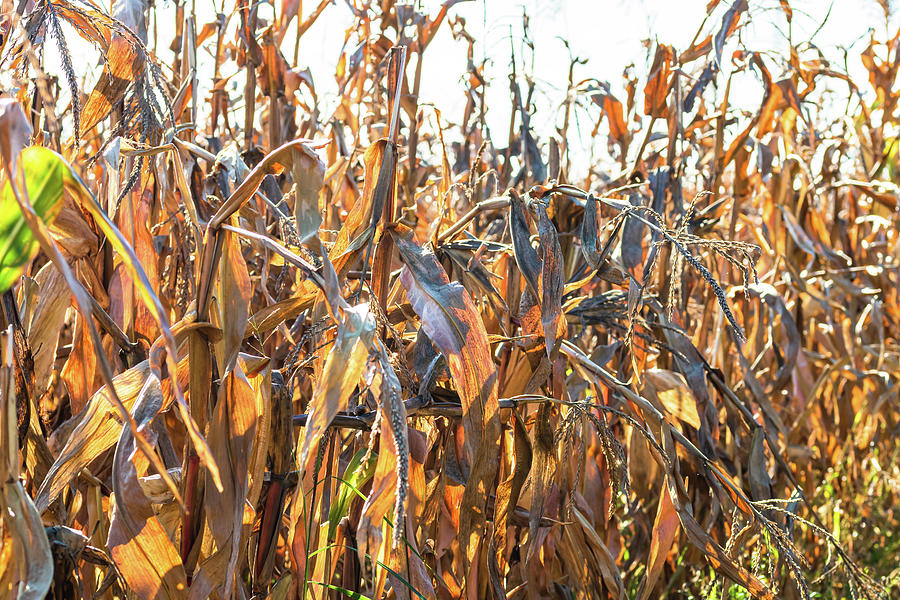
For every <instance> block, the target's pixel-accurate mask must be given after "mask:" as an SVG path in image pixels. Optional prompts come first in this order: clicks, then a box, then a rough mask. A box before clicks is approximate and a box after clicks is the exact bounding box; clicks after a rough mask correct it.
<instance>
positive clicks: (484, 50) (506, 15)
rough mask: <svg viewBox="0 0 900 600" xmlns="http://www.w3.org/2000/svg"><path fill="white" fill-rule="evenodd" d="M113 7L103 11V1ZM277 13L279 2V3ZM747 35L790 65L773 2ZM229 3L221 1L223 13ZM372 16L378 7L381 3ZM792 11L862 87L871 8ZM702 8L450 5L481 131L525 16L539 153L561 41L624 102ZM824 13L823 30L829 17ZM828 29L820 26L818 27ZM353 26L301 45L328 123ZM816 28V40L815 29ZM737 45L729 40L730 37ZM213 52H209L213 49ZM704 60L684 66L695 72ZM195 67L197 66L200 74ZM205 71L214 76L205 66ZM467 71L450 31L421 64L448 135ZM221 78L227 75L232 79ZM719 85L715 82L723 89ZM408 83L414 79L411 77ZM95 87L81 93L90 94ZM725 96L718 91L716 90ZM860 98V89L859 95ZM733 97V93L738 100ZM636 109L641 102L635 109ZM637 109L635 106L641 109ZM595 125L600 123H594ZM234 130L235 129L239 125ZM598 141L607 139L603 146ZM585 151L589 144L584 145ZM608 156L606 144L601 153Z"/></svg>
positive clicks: (760, 4)
mask: <svg viewBox="0 0 900 600" xmlns="http://www.w3.org/2000/svg"><path fill="white" fill-rule="evenodd" d="M107 1H109V0H107ZM194 1H195V4H196V8H197V13H198V14H197V17H198V29H199V28H200V27H202V25H203V24H204V23H206V22H209V21H213V20H214V14H215V11H216V9H217V8H218V7H219V6H220V5H221V1H222V0H215V1H213V0H194ZM274 2H275V3H276V5H277V6H278V7H279V9H280V6H281V0H274ZM731 2H732V0H722V2H721V3H720V5H719V6H718V7H717V8H716V9H715V10H714V12H713V13H712V15H711V16H710V17H709V19H708V20H707V22H706V24H705V26H704V32H703V34H702V35H701V36H700V39H702V38H703V37H705V35H706V34H707V33H713V34H715V32H716V31H718V29H719V27H720V26H721V21H722V15H723V14H724V13H725V11H726V10H727V8H728V6H729V5H730V4H731ZM749 3H750V11H749V16H750V18H749V24H747V23H748V18H747V16H748V15H747V14H744V15H743V17H742V20H741V22H742V24H744V25H745V27H744V28H743V29H742V31H741V34H740V35H741V37H742V39H743V41H744V42H745V44H746V45H747V46H748V47H749V48H750V49H753V50H760V51H769V52H772V53H774V54H778V55H781V56H785V55H786V54H787V48H788V42H787V39H786V36H787V31H788V29H787V23H786V21H785V18H784V14H783V12H782V10H781V8H780V5H779V2H778V0H750V2H749ZM157 4H158V11H157V12H156V17H155V20H156V22H155V23H154V22H153V21H151V23H150V29H151V38H152V37H153V33H152V32H153V30H154V27H155V28H156V29H157V30H158V47H157V50H158V53H159V57H160V59H161V60H162V62H163V63H164V64H171V60H172V54H171V52H170V51H169V50H168V45H169V42H170V39H171V36H172V35H173V34H174V27H173V26H172V23H173V20H174V3H173V2H171V0H157ZM226 4H227V5H228V6H231V5H232V4H233V3H232V1H231V0H228V2H227V3H226ZM317 4H318V1H317V0H306V1H305V2H303V8H304V16H305V15H306V14H308V13H309V12H311V11H312V10H313V9H314V8H315V7H316V5H317ZM373 4H375V5H377V4H378V2H374V3H373ZM420 4H421V5H423V6H424V7H425V10H426V11H427V12H428V13H429V14H431V15H434V14H436V13H437V7H438V6H439V5H440V2H438V1H434V0H425V1H423V2H420ZM790 4H791V7H792V8H793V11H794V18H793V25H792V31H791V37H792V38H793V40H794V42H795V43H796V42H798V41H809V40H810V37H811V36H812V35H813V33H814V32H816V30H818V32H817V33H816V34H815V37H814V38H813V39H812V42H813V43H814V44H816V46H818V47H819V48H820V49H821V50H822V51H823V53H824V54H825V56H826V57H827V58H828V59H830V60H833V61H837V62H838V63H839V64H840V65H841V66H843V53H842V52H841V51H840V50H839V47H844V48H848V49H849V54H848V55H847V56H848V59H847V68H848V69H849V71H850V73H851V75H852V76H853V77H854V79H855V80H857V81H858V83H860V84H863V83H864V82H865V81H866V72H865V70H864V69H863V67H862V63H861V61H860V58H859V54H860V52H861V51H862V50H863V49H865V47H866V45H867V44H868V39H869V31H870V30H874V31H875V32H876V34H877V36H878V37H879V38H881V39H885V38H886V37H888V35H887V32H886V26H885V23H884V17H883V13H882V11H881V8H880V7H879V5H878V3H877V2H876V1H875V0H834V1H833V2H831V1H829V0H791V2H790ZM706 5H707V0H632V1H628V0H557V1H554V0H474V1H471V0H470V1H467V2H462V3H460V4H457V5H456V6H454V7H453V8H451V9H450V11H449V16H451V17H452V16H461V17H464V18H465V19H466V23H467V25H466V27H467V30H468V32H469V33H470V34H472V35H473V36H474V37H475V39H476V40H477V44H476V47H475V54H476V56H475V59H476V61H479V60H480V59H482V58H485V57H486V58H487V59H488V63H487V66H486V68H485V71H484V74H485V75H486V78H487V80H488V81H489V83H490V86H489V88H488V96H487V103H486V104H487V107H488V112H487V121H488V126H489V127H490V129H491V132H492V135H493V137H494V141H495V143H496V144H498V145H500V146H503V145H505V143H506V140H505V137H506V132H507V129H508V126H509V111H510V104H511V103H510V94H509V85H508V78H507V75H508V73H509V64H510V63H509V55H510V33H512V37H513V40H514V45H515V49H516V53H517V60H518V61H519V62H518V69H519V72H520V73H521V72H522V67H523V62H522V61H523V55H522V52H523V50H524V46H523V44H521V36H522V27H521V23H522V19H521V15H522V12H523V9H524V10H525V11H526V12H527V14H528V15H529V17H530V34H531V39H532V40H533V42H534V44H535V50H534V52H533V53H532V52H531V51H525V54H524V60H525V61H526V62H525V63H524V64H525V66H526V68H527V71H528V72H530V73H532V74H534V76H535V79H536V82H537V87H536V91H535V97H534V102H535V108H536V117H535V118H534V119H533V123H532V124H533V126H534V128H535V130H536V132H537V134H538V136H539V138H540V141H541V142H545V141H546V139H547V136H548V135H551V134H553V133H554V132H555V131H554V127H555V125H556V124H557V123H558V121H561V117H559V115H560V113H559V112H558V111H557V107H558V106H559V105H560V103H561V102H562V101H563V100H564V99H565V90H566V80H567V72H568V65H569V51H568V50H567V49H566V48H565V46H564V45H563V43H562V41H561V39H565V40H568V42H569V45H570V47H571V52H572V54H573V55H575V56H578V57H581V58H584V59H587V60H588V62H587V64H585V65H578V66H576V71H575V80H576V81H579V80H582V79H585V78H589V77H592V78H596V79H599V80H601V81H608V82H609V83H610V84H611V86H612V91H613V93H614V94H616V95H617V96H618V97H619V98H620V99H621V100H624V92H623V88H622V83H623V79H622V72H623V70H624V68H625V67H626V66H627V65H629V64H630V63H634V64H635V66H636V73H637V75H638V77H639V81H640V83H639V86H643V82H644V76H645V74H646V71H647V67H648V64H647V60H648V59H647V57H648V54H649V53H648V50H647V49H646V47H645V45H644V40H647V39H648V38H649V39H651V40H653V42H654V44H653V45H654V46H655V42H656V41H658V42H661V43H667V44H674V45H675V47H676V49H677V50H684V49H686V48H687V47H688V45H689V44H690V42H691V40H692V39H693V38H694V35H695V34H696V32H697V29H698V27H699V26H700V24H701V22H703V19H704V16H705V15H706ZM829 12H830V16H829V18H828V19H825V17H826V15H828V14H829ZM272 14H273V13H272V8H271V4H270V5H269V6H268V7H267V6H263V7H262V8H261V13H260V16H261V18H271V15H272ZM823 21H824V25H823V24H822V23H823ZM237 22H238V18H237V16H235V17H233V19H232V22H231V24H230V28H229V34H228V36H229V37H231V36H233V30H234V26H235V24H236V23H237ZM351 24H352V14H351V12H350V10H349V8H348V7H347V5H346V3H345V1H344V0H336V1H335V2H334V4H332V5H330V6H328V7H327V8H326V9H325V12H324V13H323V15H322V16H321V17H320V19H319V20H318V21H317V22H316V24H315V25H314V26H313V27H312V28H311V29H310V30H309V31H308V32H307V33H306V34H305V35H304V37H303V38H302V39H301V42H300V49H299V60H298V65H297V66H298V67H300V68H306V67H308V68H309V69H310V70H311V72H312V75H313V79H314V82H315V86H316V90H317V92H318V94H319V98H320V101H323V102H324V107H323V111H322V113H323V116H326V117H327V115H328V114H329V113H330V111H331V109H332V108H333V107H334V104H335V90H336V84H335V81H334V68H335V65H336V64H337V61H338V58H339V55H340V52H341V48H342V46H343V43H344V32H345V30H346V29H347V28H348V27H349V26H350V25H351ZM897 24H898V23H897V19H896V18H893V19H892V22H891V24H890V28H891V29H890V33H891V34H892V33H893V32H894V31H896V28H897ZM820 26H821V28H820ZM69 31H70V33H71V34H72V35H70V36H68V37H69V39H70V44H71V45H72V49H73V51H75V52H87V53H91V52H92V50H91V49H90V47H87V46H85V47H84V48H79V47H78V43H77V42H76V41H74V40H72V38H76V39H77V36H76V35H74V32H71V30H69ZM294 31H295V29H294V27H293V25H292V27H291V29H290V30H289V32H288V35H287V37H286V38H285V39H286V42H285V47H284V48H283V52H284V54H285V56H286V57H287V58H288V60H289V61H290V59H291V58H292V56H293V45H294V42H293V40H294V36H293V32H294ZM733 38H736V36H733ZM209 43H210V42H207V44H209ZM357 43H358V41H357V40H356V39H355V36H354V37H353V38H351V41H350V42H349V43H348V48H347V49H348V50H349V51H352V50H353V48H355V46H356V44H357ZM735 48H736V41H735V39H730V40H729V43H727V44H726V46H725V51H724V53H723V68H724V69H725V70H726V71H727V70H728V69H730V60H729V57H730V55H731V52H732V51H733V50H734V49H735ZM47 59H48V70H50V71H51V72H52V70H53V68H54V67H53V66H52V63H54V62H55V61H56V60H58V59H57V57H56V56H55V52H48V53H47ZM703 60H704V59H700V60H698V61H697V62H696V63H694V64H692V65H690V66H689V69H690V70H693V69H699V68H700V67H701V66H702V64H703ZM95 64H96V63H94V62H93V61H92V60H89V61H86V63H85V64H84V65H83V68H84V70H85V71H88V70H90V71H91V74H89V75H88V79H89V80H95V79H96V77H97V75H98V74H99V71H100V69H99V68H96V67H94V65H95ZM767 64H768V65H769V68H770V70H771V71H772V75H773V77H775V78H778V77H779V76H780V75H781V73H780V72H779V70H778V68H777V67H776V66H775V64H774V61H772V60H768V61H767ZM201 66H202V65H201ZM206 66H207V67H209V65H206ZM208 70H209V71H210V72H209V73H204V72H201V74H200V79H199V82H200V85H201V87H202V88H203V89H201V96H200V97H201V98H206V97H208V96H209V86H210V85H211V84H212V77H211V68H209V69H208ZM465 70H466V44H465V43H463V42H456V41H454V40H453V39H452V37H451V34H450V28H449V27H448V26H447V24H446V23H445V24H444V25H442V27H441V29H440V32H439V34H438V35H437V36H436V38H435V39H434V41H433V42H432V44H431V45H430V46H429V47H428V49H427V50H426V52H425V58H424V70H423V78H422V86H421V93H420V100H419V102H420V105H421V104H426V103H433V104H434V105H435V106H436V107H437V108H439V109H440V110H441V112H442V116H443V119H444V121H445V122H444V125H445V126H446V124H447V122H450V123H458V122H459V120H460V119H461V117H462V110H463V106H464V101H465V97H464V85H463V83H462V77H463V75H464V73H465ZM227 74H228V72H227V71H226V72H223V75H227ZM725 77H726V75H725V74H724V73H720V74H719V75H718V81H719V82H720V84H722V83H723V82H724V80H725ZM410 79H411V74H410ZM233 84H234V85H236V86H238V89H240V86H243V77H242V76H239V77H237V78H235V80H233ZM92 85H93V81H90V82H89V83H88V84H87V85H86V89H88V90H89V89H90V87H91V86H92ZM722 87H724V85H722ZM863 87H866V86H863ZM735 92H737V93H735ZM761 97H762V89H761V86H760V85H759V83H758V81H757V78H755V76H753V75H747V76H746V77H744V78H743V79H740V78H739V79H737V80H736V82H735V84H733V93H732V100H735V99H737V101H738V102H740V101H741V100H742V99H743V101H744V102H745V104H746V107H747V108H755V107H757V106H758V105H759V101H760V99H761ZM639 102H640V99H639ZM639 106H641V105H640V104H639ZM595 114H596V113H595ZM238 122H242V121H241V120H238ZM590 128H591V124H590V123H584V124H583V125H582V127H581V128H580V133H581V134H582V135H583V137H586V133H587V132H589V131H590ZM604 137H605V136H604ZM570 143H571V144H572V146H573V148H575V147H576V145H581V144H580V143H578V142H577V141H576V140H572V141H571V142H570ZM585 143H587V141H585ZM602 144H603V147H605V139H604V141H603V142H602Z"/></svg>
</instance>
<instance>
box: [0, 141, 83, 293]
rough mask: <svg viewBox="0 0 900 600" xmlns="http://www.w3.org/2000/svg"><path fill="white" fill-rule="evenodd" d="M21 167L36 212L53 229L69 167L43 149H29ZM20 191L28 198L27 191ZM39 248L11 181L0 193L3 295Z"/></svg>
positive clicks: (23, 156) (1, 280) (25, 150)
mask: <svg viewBox="0 0 900 600" xmlns="http://www.w3.org/2000/svg"><path fill="white" fill-rule="evenodd" d="M18 163H19V164H20V165H21V166H22V169H23V170H24V172H25V185H26V187H27V190H28V198H29V200H30V201H31V205H32V206H33V207H34V212H35V213H37V215H38V216H39V217H40V218H41V219H43V221H44V223H46V224H47V225H50V224H51V223H52V222H53V220H54V219H55V218H56V215H57V214H59V210H60V208H61V206H62V198H63V188H64V177H65V173H66V172H67V171H68V169H69V167H68V165H66V164H65V162H64V161H63V159H62V158H61V157H60V156H59V155H58V154H56V153H55V152H53V151H52V150H49V149H47V148H43V147H41V146H29V147H28V148H25V149H24V150H23V151H22V153H21V154H20V155H19V160H18ZM17 191H18V192H19V194H20V195H22V196H24V193H25V190H17ZM37 246H38V243H37V240H35V239H34V236H33V235H32V234H31V230H30V229H29V228H28V225H27V224H26V223H25V218H24V217H23V216H22V211H21V210H19V204H18V203H17V202H16V198H15V196H14V195H13V190H12V187H11V185H10V182H9V181H7V182H6V183H5V185H4V186H3V191H2V193H0V293H2V292H5V291H6V290H8V289H9V288H10V287H12V285H13V283H15V281H16V279H18V277H19V275H20V274H21V273H22V268H23V267H24V266H25V265H26V264H28V261H29V260H31V258H32V257H33V256H34V254H35V253H36V252H37Z"/></svg>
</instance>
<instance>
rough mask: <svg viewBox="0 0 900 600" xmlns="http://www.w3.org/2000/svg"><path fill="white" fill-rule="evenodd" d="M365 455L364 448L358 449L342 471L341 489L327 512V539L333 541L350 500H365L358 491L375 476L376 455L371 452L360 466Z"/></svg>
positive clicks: (347, 509)
mask: <svg viewBox="0 0 900 600" xmlns="http://www.w3.org/2000/svg"><path fill="white" fill-rule="evenodd" d="M365 454H366V449H365V448H360V449H359V450H358V451H357V452H356V454H354V455H353V458H351V459H350V463H349V464H348V465H347V469H346V470H345V471H344V477H343V479H341V480H340V481H341V487H340V490H339V491H338V495H337V500H336V501H335V502H334V504H332V505H331V510H329V511H328V539H329V540H333V539H334V533H335V531H337V526H338V523H340V522H341V519H343V518H344V516H346V515H347V512H348V511H349V510H350V500H352V499H353V496H354V495H358V496H360V497H361V498H362V499H363V500H365V498H366V497H365V496H364V495H363V494H362V493H361V492H360V491H359V488H361V487H362V486H364V485H365V484H366V482H367V481H368V480H369V479H371V478H372V475H374V474H375V463H376V460H377V458H378V457H377V455H376V454H375V453H374V452H373V453H372V454H370V455H369V460H368V461H367V462H366V464H362V459H363V456H365Z"/></svg>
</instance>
